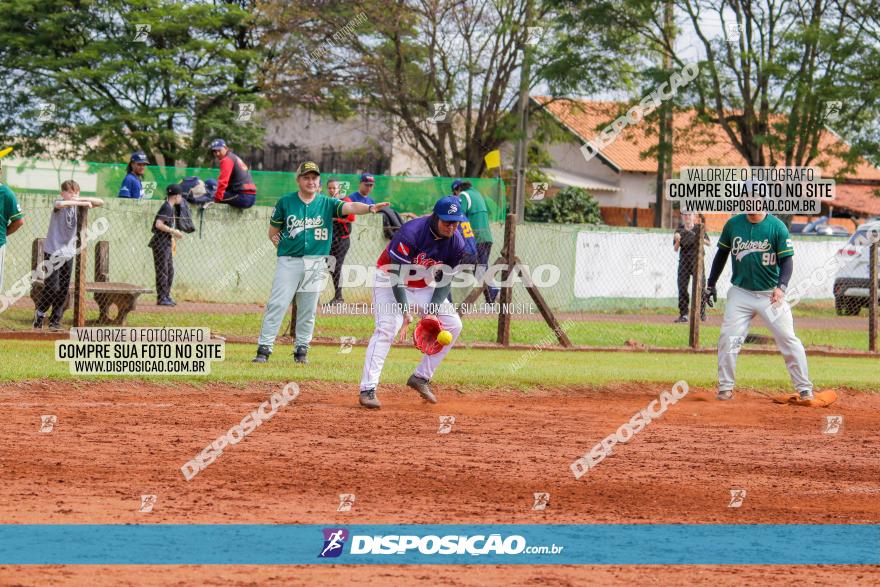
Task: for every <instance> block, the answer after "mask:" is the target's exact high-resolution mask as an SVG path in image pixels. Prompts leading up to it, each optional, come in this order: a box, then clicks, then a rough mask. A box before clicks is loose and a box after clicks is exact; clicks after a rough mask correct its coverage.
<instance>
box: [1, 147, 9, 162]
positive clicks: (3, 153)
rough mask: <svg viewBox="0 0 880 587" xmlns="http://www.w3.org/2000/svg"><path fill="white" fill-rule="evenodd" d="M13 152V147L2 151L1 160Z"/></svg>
mask: <svg viewBox="0 0 880 587" xmlns="http://www.w3.org/2000/svg"><path fill="white" fill-rule="evenodd" d="M11 152H12V147H6V148H5V149H0V159H3V158H4V157H6V156H7V155H9V154H10V153H11Z"/></svg>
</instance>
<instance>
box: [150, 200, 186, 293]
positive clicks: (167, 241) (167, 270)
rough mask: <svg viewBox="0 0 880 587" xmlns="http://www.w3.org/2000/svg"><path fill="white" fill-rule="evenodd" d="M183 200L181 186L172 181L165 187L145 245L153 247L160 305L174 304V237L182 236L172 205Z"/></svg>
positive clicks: (175, 246)
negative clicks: (172, 297)
mask: <svg viewBox="0 0 880 587" xmlns="http://www.w3.org/2000/svg"><path fill="white" fill-rule="evenodd" d="M182 201H183V188H181V187H180V184H176V183H173V184H171V185H169V186H168V187H167V188H166V189H165V202H163V203H162V207H161V208H159V212H158V213H157V214H156V219H155V220H154V221H153V237H152V238H151V239H150V242H149V244H148V245H147V246H149V247H150V248H151V249H153V263H154V266H155V268H156V299H157V303H158V304H159V305H160V306H176V305H177V303H176V302H175V301H174V300H173V299H171V283H172V282H173V281H174V252H175V249H176V248H177V243H176V242H175V239H179V238H182V237H183V232H181V231H180V230H178V229H177V217H176V216H175V214H174V206H176V205H178V204H180V203H181V202H182Z"/></svg>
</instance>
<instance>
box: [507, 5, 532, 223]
mask: <svg viewBox="0 0 880 587" xmlns="http://www.w3.org/2000/svg"><path fill="white" fill-rule="evenodd" d="M533 1H534V0H527V1H526V15H525V22H524V26H525V42H524V43H523V44H522V70H521V72H520V78H519V104H518V105H517V113H518V115H519V138H518V139H517V141H516V150H515V151H514V157H513V159H514V161H513V167H514V172H515V174H516V182H515V184H514V187H513V193H512V195H513V202H511V205H510V209H511V211H513V213H515V214H516V221H517V223H521V222H522V221H523V219H524V218H525V207H526V201H525V194H526V189H525V188H526V185H525V183H526V164H527V159H528V144H529V136H528V135H529V53H530V51H529V37H530V35H529V25H531V23H532V2H533Z"/></svg>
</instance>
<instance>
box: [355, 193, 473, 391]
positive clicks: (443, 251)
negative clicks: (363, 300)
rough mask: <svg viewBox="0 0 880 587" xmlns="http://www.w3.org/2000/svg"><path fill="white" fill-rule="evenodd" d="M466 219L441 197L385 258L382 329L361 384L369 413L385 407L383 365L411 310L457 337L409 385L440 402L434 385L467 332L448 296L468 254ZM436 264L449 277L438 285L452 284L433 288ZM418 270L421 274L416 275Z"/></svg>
mask: <svg viewBox="0 0 880 587" xmlns="http://www.w3.org/2000/svg"><path fill="white" fill-rule="evenodd" d="M466 220H467V217H466V216H464V215H463V214H462V213H461V201H460V200H459V199H458V198H457V197H455V196H447V197H445V198H441V199H440V200H438V201H437V203H436V204H434V212H433V214H431V215H430V216H423V217H421V218H416V219H415V220H410V221H409V222H407V223H406V224H404V225H403V226H402V227H401V228H400V230H398V231H397V234H395V235H394V238H392V239H391V242H390V243H389V244H388V247H387V248H386V249H385V250H384V251H383V252H382V254H381V255H380V256H379V260H378V262H377V263H376V265H377V267H378V268H379V270H378V271H376V278H375V281H374V283H373V307H374V311H375V317H376V329H375V330H374V331H373V336H372V337H371V338H370V344H369V345H368V346H367V355H366V358H365V360H364V372H363V375H362V376H361V384H360V403H361V405H362V406H364V407H365V408H379V407H381V404H380V403H379V400H378V399H377V398H376V387H377V386H378V385H379V376H380V375H381V374H382V366H383V365H384V364H385V357H387V356H388V351H390V350H391V343H392V342H393V341H394V335H395V334H397V332H398V330H400V327H401V326H402V325H403V323H404V317H405V316H407V315H408V314H409V313H410V312H411V311H413V312H416V313H417V314H419V315H422V316H424V315H429V314H431V315H436V317H437V318H438V319H439V320H440V324H441V325H442V327H443V329H444V330H448V331H449V333H450V334H451V335H452V342H450V343H449V344H447V345H445V346H444V347H443V348H442V350H440V352H438V353H436V354H433V355H427V354H425V355H423V356H422V360H421V362H420V363H419V365H418V366H417V367H416V370H415V372H414V373H413V374H412V375H411V376H410V378H409V380H408V381H407V382H406V384H407V385H408V386H409V387H412V388H413V389H415V390H416V391H417V392H419V395H421V396H422V397H423V398H424V399H426V400H427V401H429V402H430V403H432V404H434V403H437V398H436V397H435V396H434V393H433V392H432V391H431V388H430V387H429V386H428V383H429V382H430V381H431V377H432V376H433V375H434V371H435V370H436V369H437V367H438V366H439V365H440V363H441V362H443V359H444V358H445V357H446V355H447V354H448V353H449V349H451V348H452V345H453V344H455V341H456V339H457V338H458V335H459V334H460V333H461V319H460V318H459V317H458V314H456V312H455V307H454V306H453V305H452V304H451V303H449V302H448V301H447V297H448V295H449V290H450V289H451V283H450V282H449V281H450V280H449V279H448V276H449V274H451V273H452V272H454V271H455V268H456V267H457V266H458V265H459V264H460V263H461V260H462V257H464V254H465V242H464V237H463V236H462V234H461V232H460V231H459V230H458V226H459V223H460V222H464V221H466ZM435 265H436V266H444V267H443V268H442V272H443V273H445V275H444V278H442V279H439V280H438V281H439V282H442V283H445V284H446V285H442V286H439V287H435V286H434V285H428V283H427V281H426V280H425V279H424V278H423V277H425V276H426V275H425V271H427V268H428V267H433V266H435ZM417 270H418V271H419V273H420V275H414V273H415V272H416V271H417ZM434 277H435V278H436V277H437V276H436V275H435V276H434Z"/></svg>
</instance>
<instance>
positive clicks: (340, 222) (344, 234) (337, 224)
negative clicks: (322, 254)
mask: <svg viewBox="0 0 880 587" xmlns="http://www.w3.org/2000/svg"><path fill="white" fill-rule="evenodd" d="M339 187H340V186H339V180H338V179H331V180H330V181H328V182H327V194H328V195H329V196H330V197H331V198H334V199H337V200H342V201H343V202H351V198H349V197H348V196H347V195H345V192H343V191H342V190H340V189H339ZM352 222H354V214H349V215H348V216H347V217H345V218H334V219H333V241H332V242H331V243H330V254H331V255H332V256H333V258H334V259H336V265H334V267H333V290H334V292H335V294H334V295H333V299H332V300H330V303H331V304H341V303H343V302H344V300H343V299H342V288H341V287H340V286H339V279H340V277H341V276H342V263H343V262H344V261H345V256H346V255H347V254H348V248H349V247H350V246H351V240H350V238H349V237H350V236H351V223H352Z"/></svg>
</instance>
